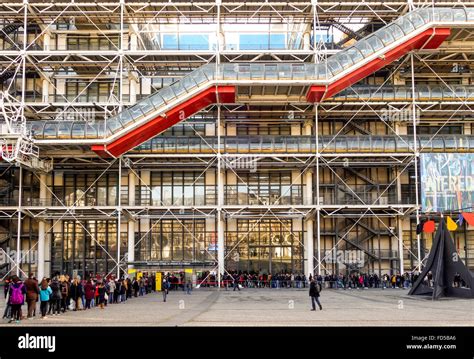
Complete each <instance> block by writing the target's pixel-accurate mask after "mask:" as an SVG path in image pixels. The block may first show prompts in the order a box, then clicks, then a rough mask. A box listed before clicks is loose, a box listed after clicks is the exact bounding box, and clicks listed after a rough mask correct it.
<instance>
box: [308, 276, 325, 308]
mask: <svg viewBox="0 0 474 359" xmlns="http://www.w3.org/2000/svg"><path fill="white" fill-rule="evenodd" d="M318 287H319V284H317V283H316V282H315V281H314V279H313V280H311V283H310V285H309V296H310V297H311V305H312V307H313V308H312V309H311V310H316V303H318V306H319V309H320V310H323V307H322V306H321V303H320V302H319V296H320V294H319V293H320V292H321V289H320V287H319V288H318Z"/></svg>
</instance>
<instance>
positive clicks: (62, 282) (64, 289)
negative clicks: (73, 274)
mask: <svg viewBox="0 0 474 359" xmlns="http://www.w3.org/2000/svg"><path fill="white" fill-rule="evenodd" d="M59 289H60V290H61V310H62V312H63V313H66V310H67V298H68V296H69V286H68V285H67V283H66V277H65V276H63V275H62V276H60V277H59Z"/></svg>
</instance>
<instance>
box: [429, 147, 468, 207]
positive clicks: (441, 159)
mask: <svg viewBox="0 0 474 359" xmlns="http://www.w3.org/2000/svg"><path fill="white" fill-rule="evenodd" d="M420 169H421V205H422V209H423V211H424V212H445V211H448V212H449V211H460V210H464V211H469V210H470V209H472V205H473V203H474V154H473V153H422V154H421V161H420Z"/></svg>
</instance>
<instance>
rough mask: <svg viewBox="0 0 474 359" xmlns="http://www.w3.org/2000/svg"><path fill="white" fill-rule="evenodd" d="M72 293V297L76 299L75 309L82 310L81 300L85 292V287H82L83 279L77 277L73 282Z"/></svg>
mask: <svg viewBox="0 0 474 359" xmlns="http://www.w3.org/2000/svg"><path fill="white" fill-rule="evenodd" d="M70 293H71V299H72V300H73V301H74V311H76V310H80V309H81V306H80V303H81V300H82V295H83V294H84V292H83V289H82V284H81V281H80V280H79V279H78V278H76V279H74V281H73V282H72V284H71V287H70Z"/></svg>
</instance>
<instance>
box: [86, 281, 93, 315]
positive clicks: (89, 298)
mask: <svg viewBox="0 0 474 359" xmlns="http://www.w3.org/2000/svg"><path fill="white" fill-rule="evenodd" d="M84 293H85V296H86V309H91V301H92V299H94V297H95V286H94V284H92V281H91V280H90V279H89V280H88V281H87V283H86V285H85V286H84Z"/></svg>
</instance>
